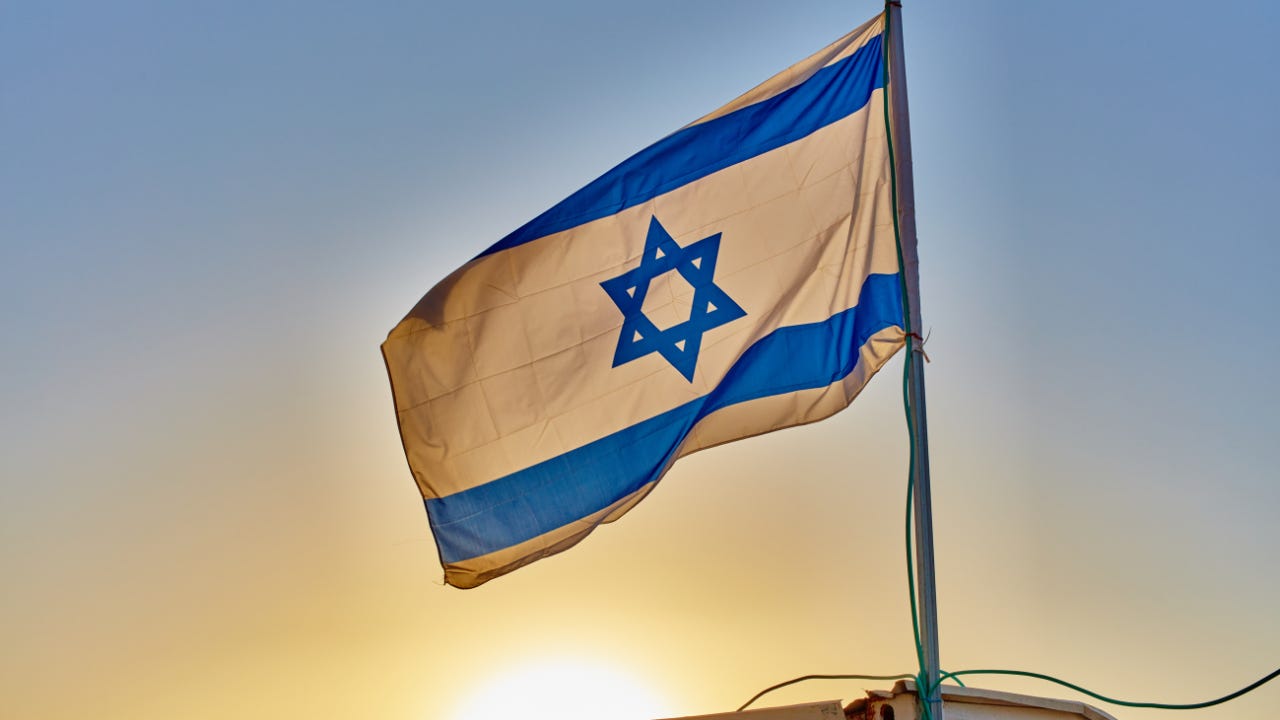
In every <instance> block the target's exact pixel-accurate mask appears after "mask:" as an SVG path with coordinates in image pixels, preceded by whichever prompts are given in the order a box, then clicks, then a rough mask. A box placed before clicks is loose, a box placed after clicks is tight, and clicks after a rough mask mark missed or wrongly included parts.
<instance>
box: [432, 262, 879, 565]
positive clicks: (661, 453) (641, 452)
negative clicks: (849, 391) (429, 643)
mask: <svg viewBox="0 0 1280 720" xmlns="http://www.w3.org/2000/svg"><path fill="white" fill-rule="evenodd" d="M898 278H899V276H898V275H897V274H893V275H871V276H869V277H868V278H867V279H866V281H865V282H864V283H863V285H862V290H861V292H860V293H859V296H858V304H857V306H855V307H852V308H849V309H848V310H845V311H843V312H840V313H837V314H835V315H833V316H831V317H830V318H828V319H827V320H825V321H823V322H819V323H812V324H808V325H794V326H789V327H783V328H779V329H777V330H775V331H774V332H772V333H770V334H769V335H766V336H765V337H763V338H760V340H758V341H756V343H755V344H754V345H752V346H751V347H750V348H748V349H747V351H746V352H745V353H743V354H742V357H740V358H738V361H737V362H735V363H734V364H733V366H732V367H731V368H730V369H729V372H728V373H727V374H726V375H725V377H724V379H723V380H721V381H720V384H719V385H717V386H716V388H715V389H714V390H712V391H711V392H710V393H707V394H706V395H703V396H702V397H700V398H698V399H697V400H694V401H692V402H689V403H686V404H684V405H681V406H679V407H677V408H674V409H672V410H668V411H667V412H665V413H662V414H661V415H657V416H655V417H652V418H650V419H648V420H645V421H643V422H640V423H637V424H635V425H632V426H631V427H628V428H626V429H624V430H620V431H618V432H616V433H614V434H612V435H609V436H607V437H603V438H601V439H599V440H596V441H594V442H592V443H589V444H587V445H584V446H582V447H580V448H576V449H574V450H570V451H569V452H567V453H564V454H563V455H560V456H557V457H555V458H552V459H550V460H546V461H544V462H541V463H538V464H537V465H534V466H532V467H529V468H526V469H524V470H519V471H517V472H514V473H512V474H510V475H507V476H505V477H501V478H498V479H497V480H493V481H492V482H488V483H485V484H484V485H479V486H477V487H474V488H471V489H469V490H464V491H462V492H459V493H455V494H453V495H448V496H446V497H442V498H431V499H428V500H427V501H426V504H427V515H428V516H429V517H430V520H431V529H432V532H433V533H434V534H435V537H436V542H437V544H438V545H439V547H440V555H441V558H442V559H443V561H444V562H445V563H453V562H459V561H462V560H467V559H470V558H474V557H479V556H481V555H487V554H489V553H492V552H496V551H498V550H502V549H504V548H508V547H511V546H513V545H517V544H519V543H522V542H524V541H526V540H531V539H533V538H536V537H538V536H539V535H542V534H544V533H547V532H550V531H552V530H555V529H557V528H560V527H563V526H565V525H567V524H569V523H571V522H573V521H575V520H580V519H582V518H584V517H587V516H589V515H592V514H593V513H596V512H599V511H600V510H603V509H604V508H607V507H609V506H610V505H613V504H614V503H616V502H618V501H619V500H621V499H623V498H625V497H627V496H628V495H631V494H632V493H634V492H636V491H637V490H639V489H640V488H642V487H644V486H645V485H647V484H649V483H651V482H653V481H654V480H657V479H658V478H659V477H660V475H661V474H662V472H663V470H664V469H665V468H666V467H667V464H668V462H669V461H670V460H671V457H672V456H673V455H674V454H675V452H676V451H677V449H678V448H679V447H680V443H681V442H683V441H684V439H685V438H686V437H688V435H689V432H690V430H692V428H693V426H694V425H696V424H697V423H698V421H699V420H701V419H702V418H704V417H706V416H708V415H710V414H711V413H713V412H715V411H716V410H720V409H722V408H725V407H728V406H730V405H735V404H737V403H742V402H747V401H749V400H756V399H759V398H764V397H769V396H772V395H783V394H786V393H791V392H797V391H800V390H809V389H813V388H820V387H826V386H828V385H831V384H832V383H835V382H837V381H839V380H841V379H843V378H844V377H845V376H847V375H848V374H849V373H850V372H853V369H854V367H855V366H856V365H857V363H858V358H859V349H860V348H861V347H862V346H863V344H865V343H866V341H867V339H868V338H870V337H871V336H872V335H874V334H875V333H877V332H879V331H881V330H883V329H885V328H887V327H891V326H895V325H898V326H900V325H901V324H902V295H901V290H900V287H899V279H898Z"/></svg>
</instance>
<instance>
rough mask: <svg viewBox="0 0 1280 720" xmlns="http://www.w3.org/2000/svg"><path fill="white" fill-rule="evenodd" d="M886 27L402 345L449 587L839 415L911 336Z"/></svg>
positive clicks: (584, 194) (615, 182) (566, 212)
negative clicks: (710, 456) (739, 443)
mask: <svg viewBox="0 0 1280 720" xmlns="http://www.w3.org/2000/svg"><path fill="white" fill-rule="evenodd" d="M882 30H883V19H882V18H881V17H877V18H876V19H874V20H872V21H871V22H868V23H867V24H865V25H863V26H862V27H860V28H858V29H856V30H854V31H853V32H851V33H849V34H848V35H846V36H844V37H843V38H841V39H840V40H838V41H836V42H835V43H833V44H832V45H830V46H828V47H827V48H825V49H824V50H822V51H821V52H819V53H817V54H815V55H813V56H812V57H810V58H808V59H806V60H804V61H802V62H800V63H798V64H796V65H794V66H792V67H790V68H788V69H787V70H785V71H783V72H782V73H780V74H778V75H776V76H774V77H773V78H771V79H770V80H768V81H766V82H765V83H764V84H762V85H760V86H759V87H757V88H755V89H753V90H751V91H750V92H748V93H746V94H745V95H743V96H741V97H739V98H738V99H737V100H734V101H733V102H731V103H729V104H728V105H726V106H725V107H723V108H720V109H719V110H717V111H715V112H713V113H711V114H710V115H707V116H706V117H703V118H701V119H700V120H698V121H696V122H694V123H693V124H691V125H689V126H687V127H685V128H683V129H681V130H679V131H677V132H675V133H672V134H671V135H668V136H667V137H665V138H663V139H662V140H659V141H658V142H656V143H654V144H653V145H651V146H649V147H648V148H646V149H644V150H642V151H640V152H639V153H637V154H636V155H634V156H633V157H631V158H630V159H628V160H626V161H625V162H623V163H622V164H620V165H618V166H617V167H615V168H614V169H612V170H610V171H609V172H607V173H605V174H604V175H603V176H601V177H600V178H598V179H597V180H595V181H594V182H592V183H590V184H589V185H587V186H586V187H584V188H582V189H581V190H579V191H577V192H575V193H574V194H573V195H571V196H569V197H568V198H567V199H565V200H564V201H563V202H561V203H559V204H557V205H556V206H555V207H552V208H551V209H550V210H548V211H546V212H545V213H543V214H542V215H539V216H538V217H536V218H534V219H533V220H531V221H530V222H528V223H527V224H525V225H524V226H523V227H521V228H519V229H518V230H516V231H515V232H513V233H511V234H510V235H508V236H507V237H505V238H503V239H502V240H500V241H498V242H497V243H496V244H494V245H493V246H492V247H490V248H489V249H487V250H485V251H484V252H483V253H481V254H480V255H479V256H478V257H476V258H475V259H474V260H472V261H470V262H468V263H467V264H466V265H464V266H463V267H461V268H459V269H458V270H457V271H455V272H454V273H452V274H451V275H449V276H448V277H447V278H445V279H444V280H443V281H442V282H441V283H440V284H439V285H437V286H436V287H434V288H432V289H431V290H430V291H429V292H428V293H427V294H426V296H425V297H423V298H422V300H421V301H420V302H419V303H418V305H417V306H416V307H414V308H413V310H412V311H410V312H409V314H408V315H407V316H406V317H405V318H404V320H402V321H401V322H400V323H399V324H398V325H397V326H396V327H395V328H394V329H393V330H392V331H391V333H390V335H389V336H388V338H387V340H386V342H385V343H384V344H383V346H382V350H383V356H384V358H385V359H386V363H387V369H388V372H389V374H390V376H391V384H392V393H393V395H394V398H395V406H396V414H397V417H398V420H399V423H400V433H401V438H402V440H403V442H404V449H405V455H406V456H407V458H408V461H409V466H410V469H411V470H412V472H413V475H414V478H415V479H416V481H417V484H418V487H419V488H420V489H421V491H422V495H423V498H424V499H425V501H426V508H427V514H428V516H429V519H430V524H431V529H432V532H433V534H434V535H435V539H436V544H437V547H438V549H439V552H440V559H441V562H442V564H443V565H444V568H445V580H446V582H448V583H449V584H451V585H454V586H457V587H474V586H476V585H479V584H481V583H483V582H485V581H487V580H489V579H492V578H494V577H497V576H499V575H502V574H504V573H507V572H510V571H511V570H514V569H515V568H517V567H520V566H522V565H525V564H527V563H530V562H532V561H534V560H537V559H539V558H542V557H545V556H547V555H550V554H553V553H556V552H560V551H562V550H564V549H566V548H568V547H569V546H571V545H573V544H575V543H577V542H578V541H579V540H581V539H582V538H583V537H585V536H586V535H587V534H588V533H590V532H591V531H592V530H593V529H595V527H596V526H597V525H599V524H601V523H604V522H609V521H612V520H614V519H616V518H618V517H619V516H621V515H622V514H623V513H625V512H626V511H627V510H628V509H630V508H631V507H632V506H634V505H635V504H636V503H637V502H639V501H640V500H641V499H642V498H643V497H644V496H645V495H646V494H647V493H648V492H649V491H650V490H652V489H653V487H654V485H655V484H656V483H657V482H658V480H659V479H660V478H661V477H662V476H663V474H664V473H665V472H666V471H667V469H668V468H669V467H670V466H671V464H672V462H674V461H675V460H676V459H677V458H679V457H680V456H682V455H687V454H689V453H691V452H694V451H696V450H700V449H702V448H706V447H711V446H713V445H718V444H720V443H724V442H728V441H730V440H736V439H739V438H744V437H748V436H751V435H757V434H760V433H765V432H769V431H771V430H777V429H780V428H784V427H788V426H792V425H798V424H801V423H807V422H812V421H814V420H819V419H821V418H824V417H827V416H829V415H831V414H832V413H835V412H836V411H838V410H840V409H842V408H844V407H845V406H847V405H848V404H849V402H850V401H852V400H853V398H854V397H855V396H856V395H857V394H858V392H859V391H860V390H861V389H862V387H863V386H864V385H865V384H866V383H867V381H868V380H869V379H870V378H871V376H872V375H874V374H875V372H876V371H877V370H879V368H880V367H881V366H882V365H883V364H884V363H885V362H886V361H887V360H888V359H889V358H890V357H891V356H892V355H893V353H894V352H896V351H897V350H898V348H899V347H901V346H902V345H903V344H904V339H905V335H904V331H903V326H904V321H903V289H902V288H903V287H904V283H903V280H902V275H901V272H902V271H901V269H900V266H899V252H898V247H897V243H896V236H895V229H894V227H895V226H894V202H893V197H892V183H891V175H890V173H891V167H890V153H889V144H888V138H887V136H886V125H885V117H886V112H885V104H884V97H883V93H884V76H885V72H884V60H883V57H884V53H883V50H882V41H881V33H882ZM906 250H907V256H908V257H913V253H912V249H906ZM912 284H914V283H912Z"/></svg>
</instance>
